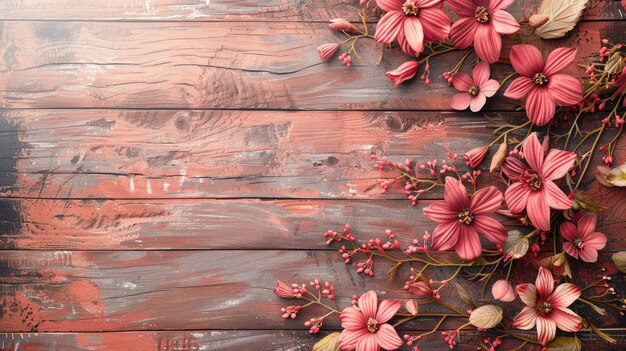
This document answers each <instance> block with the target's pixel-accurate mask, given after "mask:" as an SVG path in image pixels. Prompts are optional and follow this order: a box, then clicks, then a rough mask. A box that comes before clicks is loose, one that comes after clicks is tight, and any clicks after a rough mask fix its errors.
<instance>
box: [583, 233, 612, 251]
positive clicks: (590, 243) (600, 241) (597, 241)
mask: <svg viewBox="0 0 626 351" xmlns="http://www.w3.org/2000/svg"><path fill="white" fill-rule="evenodd" d="M583 242H584V243H585V248H592V249H594V250H602V249H604V247H605V246H606V242H607V237H606V235H604V234H602V233H600V232H593V233H589V234H587V235H585V236H583Z"/></svg>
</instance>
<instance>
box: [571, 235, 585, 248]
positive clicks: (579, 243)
mask: <svg viewBox="0 0 626 351" xmlns="http://www.w3.org/2000/svg"><path fill="white" fill-rule="evenodd" d="M573 244H574V246H576V247H577V248H579V249H580V246H581V245H582V244H583V239H582V238H576V239H574V241H573Z"/></svg>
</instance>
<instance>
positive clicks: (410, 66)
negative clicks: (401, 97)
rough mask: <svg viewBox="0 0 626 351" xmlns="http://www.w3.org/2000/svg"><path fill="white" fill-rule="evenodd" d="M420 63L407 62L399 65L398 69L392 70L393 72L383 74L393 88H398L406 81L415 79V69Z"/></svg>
mask: <svg viewBox="0 0 626 351" xmlns="http://www.w3.org/2000/svg"><path fill="white" fill-rule="evenodd" d="M419 66H420V63H419V62H417V61H407V62H405V63H403V64H401V65H400V67H398V68H396V69H394V70H393V71H389V72H387V73H385V74H386V75H387V78H389V80H390V81H392V82H393V85H394V86H395V87H399V86H400V85H401V84H402V83H404V82H405V81H406V80H409V79H411V78H413V77H415V74H417V69H418V68H419Z"/></svg>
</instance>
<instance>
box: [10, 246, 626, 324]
mask: <svg viewBox="0 0 626 351" xmlns="http://www.w3.org/2000/svg"><path fill="white" fill-rule="evenodd" d="M25 253H28V254H25ZM435 257H437V258H438V259H440V260H441V259H445V258H446V257H450V254H449V253H446V252H441V253H438V254H436V256H435ZM536 260H537V259H536V258H533V257H532V255H529V256H527V258H526V259H524V260H520V261H518V262H516V264H517V265H516V267H515V269H514V270H513V272H512V275H511V277H512V278H511V281H512V283H513V284H517V283H521V282H532V281H534V280H535V277H536V270H535V269H533V265H534V264H535V263H536ZM609 261H610V253H607V252H603V253H601V255H600V258H599V263H598V264H597V265H593V266H591V265H588V264H583V263H580V262H572V267H573V268H572V269H573V270H574V271H575V272H577V274H576V276H575V280H574V282H576V283H578V284H581V285H582V284H585V282H588V281H590V280H591V279H594V277H596V276H597V275H600V276H602V275H603V274H614V273H615V272H616V270H615V266H613V265H612V264H606V263H607V262H609ZM602 265H604V266H605V267H607V269H608V270H607V271H605V272H602V271H600V267H601V266H602ZM390 267H391V265H390V264H389V263H388V262H387V261H382V260H379V261H378V262H377V263H376V266H375V271H376V272H377V273H376V276H375V277H373V278H367V279H365V278H363V277H361V276H359V275H358V274H357V273H356V270H355V269H354V267H351V265H345V264H344V263H343V260H342V259H341V256H340V254H339V253H337V252H324V251H307V250H302V251H275V250H254V251H245V250H236V251H228V250H227V251H203V250H200V251H125V252H105V251H95V252H87V251H28V252H26V251H1V252H0V289H1V290H2V297H1V298H0V311H1V313H0V332H11V333H18V332H52V331H54V332H75V331H80V332H83V331H136V330H179V329H220V330H222V329H223V330H229V329H305V330H306V329H307V328H305V327H304V326H303V325H302V323H303V321H304V320H305V319H299V320H284V319H283V318H281V316H280V308H281V306H286V305H291V304H293V303H294V302H295V301H293V300H284V299H282V300H281V299H279V298H277V297H276V296H275V295H274V293H273V288H274V283H273V282H274V281H275V280H277V279H281V280H284V281H288V282H290V283H291V282H294V283H308V282H309V281H311V280H313V279H315V278H321V279H322V280H329V281H331V282H332V283H333V284H334V285H335V287H336V292H337V296H338V298H337V303H338V305H339V306H344V307H345V306H349V305H350V301H351V297H350V296H351V295H352V294H360V293H362V292H364V291H367V290H371V289H374V290H376V291H378V293H379V294H380V295H381V297H382V298H388V299H399V300H406V299H407V298H410V295H409V294H408V293H406V292H405V291H404V290H402V285H403V282H402V280H403V279H402V277H405V276H406V274H407V273H408V271H407V268H408V267H404V268H402V267H401V268H400V269H399V270H398V278H397V279H394V280H393V281H391V282H390V281H389V278H388V276H387V275H386V274H385V272H386V271H387V270H388V269H389V268H390ZM454 270H455V269H453V268H450V267H449V268H442V269H438V270H436V271H433V272H432V273H431V274H430V278H431V279H435V280H442V279H446V278H448V277H449V276H450V275H452V273H453V272H454ZM502 274H503V275H504V274H505V272H502ZM613 277H614V278H613V280H612V281H611V285H612V286H614V287H615V289H616V290H617V291H623V289H624V288H625V285H626V284H625V281H624V277H623V275H620V274H617V275H614V276H613ZM480 285H481V283H480V282H469V281H465V282H464V287H465V289H466V290H467V291H468V292H469V293H470V294H471V295H472V296H473V298H474V299H475V300H476V301H478V300H479V299H480V290H481V289H480ZM448 289H449V290H447V291H445V292H444V291H443V290H442V292H441V293H442V294H443V295H447V296H452V298H451V299H449V300H448V301H449V302H450V303H452V304H454V305H455V306H457V308H461V309H462V310H465V309H466V308H467V307H468V306H463V303H462V302H461V301H458V300H456V299H455V298H454V296H455V295H456V291H455V290H454V287H453V286H450V287H448ZM487 294H489V292H487ZM502 307H503V309H504V310H505V313H506V314H507V315H514V314H515V313H517V312H518V311H519V310H520V309H521V307H522V303H521V302H520V301H516V302H514V303H506V304H502ZM577 308H579V310H580V311H583V310H584V311H585V315H587V316H588V317H589V318H591V319H592V321H593V322H594V323H595V324H597V325H599V326H601V327H609V328H610V327H616V326H621V325H623V324H622V322H621V321H622V318H621V317H620V316H619V315H618V314H617V313H613V311H609V312H607V314H606V315H605V316H603V317H601V316H598V315H597V314H595V313H594V312H593V311H591V310H588V308H587V307H585V306H584V305H581V306H578V307H577ZM420 311H421V312H422V313H428V312H429V311H430V312H434V311H440V312H443V310H442V309H441V308H440V307H438V306H433V305H424V306H421V309H420ZM320 313H325V312H323V311H322V310H320V309H313V310H311V311H309V312H302V313H301V318H302V317H304V318H306V317H307V316H308V318H311V317H314V316H316V315H318V314H319V315H321V314H320ZM437 321H438V318H436V317H427V316H423V317H422V318H420V319H419V320H417V321H412V322H409V323H406V324H403V325H402V329H403V330H414V329H416V330H428V329H430V328H432V327H433V326H434V324H435V323H436V322H437ZM462 323H464V322H462V321H458V320H457V321H453V320H451V321H450V322H449V323H447V324H445V325H444V328H446V329H449V328H456V327H458V326H459V325H460V324H462ZM325 325H326V326H327V327H330V328H338V327H339V324H338V320H337V319H329V320H328V321H327V322H325Z"/></svg>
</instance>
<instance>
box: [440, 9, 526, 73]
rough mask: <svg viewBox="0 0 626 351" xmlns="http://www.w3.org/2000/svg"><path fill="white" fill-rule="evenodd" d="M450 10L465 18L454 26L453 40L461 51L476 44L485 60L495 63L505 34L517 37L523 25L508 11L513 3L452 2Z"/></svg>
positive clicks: (478, 53)
mask: <svg viewBox="0 0 626 351" xmlns="http://www.w3.org/2000/svg"><path fill="white" fill-rule="evenodd" d="M447 3H448V6H450V8H451V9H452V11H454V12H456V13H457V14H458V15H459V16H461V18H460V19H459V20H457V21H456V22H454V24H453V25H452V29H451V30H450V38H452V41H453V42H454V45H455V46H456V47H457V48H459V49H465V48H466V47H468V46H470V45H472V43H474V49H475V50H476V54H477V55H478V57H480V59H481V60H483V61H487V62H489V63H494V62H496V61H498V60H499V59H500V51H501V50H502V38H501V37H500V35H501V34H513V33H515V32H517V31H518V30H519V28H520V26H519V23H517V21H516V20H515V18H514V17H513V16H511V14H510V13H508V12H506V11H504V9H505V8H507V7H509V6H510V5H511V4H513V0H448V1H447Z"/></svg>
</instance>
